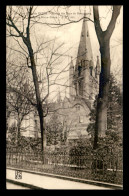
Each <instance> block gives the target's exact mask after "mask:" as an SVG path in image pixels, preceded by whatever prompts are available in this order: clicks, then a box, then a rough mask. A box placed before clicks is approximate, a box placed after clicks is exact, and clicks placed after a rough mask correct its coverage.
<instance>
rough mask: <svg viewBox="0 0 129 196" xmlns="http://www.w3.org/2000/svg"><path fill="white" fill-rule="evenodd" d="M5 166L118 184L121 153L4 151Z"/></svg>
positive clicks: (121, 173) (120, 173) (120, 179)
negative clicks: (115, 154)
mask: <svg viewBox="0 0 129 196" xmlns="http://www.w3.org/2000/svg"><path fill="white" fill-rule="evenodd" d="M6 163H7V166H11V167H15V168H22V169H28V170H34V171H40V172H47V173H53V174H60V175H65V176H73V177H79V178H85V179H90V180H98V181H104V182H111V183H116V184H122V176H123V169H122V155H121V154H117V156H114V155H110V156H108V155H106V156H102V155H101V157H100V156H99V155H98V154H93V153H90V154H85V155H82V154H74V153H73V154H69V153H44V155H42V154H41V153H32V152H26V153H21V152H20V153H19V152H7V153H6Z"/></svg>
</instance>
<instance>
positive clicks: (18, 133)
mask: <svg viewBox="0 0 129 196" xmlns="http://www.w3.org/2000/svg"><path fill="white" fill-rule="evenodd" d="M20 127H21V123H20V121H19V120H18V123H17V149H18V148H19V144H20V136H21V133H20Z"/></svg>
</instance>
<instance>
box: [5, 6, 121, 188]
mask: <svg viewBox="0 0 129 196" xmlns="http://www.w3.org/2000/svg"><path fill="white" fill-rule="evenodd" d="M6 189H7V190H12V189H13V190H18V189H20V190H24V189H26V190H38V189H42V190H123V5H80V6H79V5H76V6H75V5H72V6H70V5H69V6H68V5H58V6H57V5H53V6H45V5H40V6H36V5H35V6H32V5H30V6H29V5H28V6H26V5H19V6H16V5H8V6H6Z"/></svg>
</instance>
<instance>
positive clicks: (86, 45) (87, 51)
mask: <svg viewBox="0 0 129 196" xmlns="http://www.w3.org/2000/svg"><path fill="white" fill-rule="evenodd" d="M91 60H92V61H93V55H92V49H91V41H90V35H89V29H88V25H87V19H86V11H85V12H84V19H83V24H82V31H81V37H80V43H79V48H78V54H77V62H76V70H77V67H78V65H79V64H81V63H82V65H83V62H84V61H91Z"/></svg>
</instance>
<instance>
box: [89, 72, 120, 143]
mask: <svg viewBox="0 0 129 196" xmlns="http://www.w3.org/2000/svg"><path fill="white" fill-rule="evenodd" d="M96 106H97V99H95V101H94V105H93V109H92V110H91V112H90V124H89V125H88V128H87V131H88V132H89V134H91V136H92V139H93V136H94V127H95V120H96ZM121 133H122V94H121V92H120V89H119V87H118V86H117V83H116V80H115V78H114V76H113V75H112V74H111V75H110V82H109V93H108V110H107V132H106V137H107V138H108V140H109V141H112V142H116V141H118V140H119V137H121V136H120V135H121Z"/></svg>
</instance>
